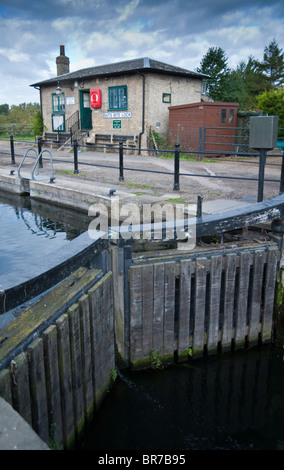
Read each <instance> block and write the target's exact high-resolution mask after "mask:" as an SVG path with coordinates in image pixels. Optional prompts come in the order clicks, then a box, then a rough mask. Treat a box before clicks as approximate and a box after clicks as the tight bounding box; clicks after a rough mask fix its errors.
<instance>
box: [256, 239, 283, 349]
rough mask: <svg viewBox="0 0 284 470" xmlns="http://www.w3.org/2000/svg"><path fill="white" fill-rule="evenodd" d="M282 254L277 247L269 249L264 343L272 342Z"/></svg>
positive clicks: (262, 333) (262, 326)
mask: <svg viewBox="0 0 284 470" xmlns="http://www.w3.org/2000/svg"><path fill="white" fill-rule="evenodd" d="M279 258H280V252H279V250H278V249H277V248H276V247H270V248H268V253H267V263H266V278H265V291H264V305H263V317H262V325H261V335H262V342H264V343H265V342H267V341H271V333H272V325H273V311H274V299H275V285H276V277H277V270H278V263H279Z"/></svg>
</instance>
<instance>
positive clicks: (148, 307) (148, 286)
mask: <svg viewBox="0 0 284 470" xmlns="http://www.w3.org/2000/svg"><path fill="white" fill-rule="evenodd" d="M153 277H154V266H153V264H146V265H144V266H143V268H142V285H143V291H142V309H143V312H142V316H143V331H142V347H143V358H149V357H150V356H151V351H152V350H153V342H152V337H153V290H154V285H153V284H154V283H153Z"/></svg>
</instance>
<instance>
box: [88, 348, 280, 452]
mask: <svg viewBox="0 0 284 470" xmlns="http://www.w3.org/2000/svg"><path fill="white" fill-rule="evenodd" d="M283 355H284V350H283V346H282V345H280V346H276V345H274V346H265V347H262V348H260V349H254V350H253V349H251V350H248V351H242V352H235V353H234V354H232V355H229V356H226V357H225V356H222V357H219V358H217V357H214V358H209V359H200V360H195V361H194V362H192V363H187V364H183V365H173V366H171V367H168V368H166V369H164V370H162V371H154V370H148V371H146V372H145V371H143V372H129V371H128V372H126V371H122V372H121V373H120V376H119V377H118V379H117V381H116V382H115V386H114V387H113V389H112V390H111V391H110V392H109V393H108V396H107V398H106V399H105V401H104V403H103V405H102V407H101V409H100V410H99V412H98V413H97V414H96V416H95V419H94V421H93V423H92V426H91V428H90V429H89V431H88V435H87V436H86V438H85V441H84V443H83V445H82V447H81V450H97V451H108V452H110V451H123V450H124V451H126V450H128V451H131V450H132V451H134V450H152V451H157V450H159V451H173V450H175V451H193V450H281V449H282V450H284V361H283Z"/></svg>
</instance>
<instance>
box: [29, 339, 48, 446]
mask: <svg viewBox="0 0 284 470" xmlns="http://www.w3.org/2000/svg"><path fill="white" fill-rule="evenodd" d="M27 356H28V366H29V378H30V390H31V403H32V423H33V429H34V430H35V432H36V433H37V434H38V435H39V436H40V438H41V439H42V440H43V441H44V442H45V443H46V444H48V443H49V423H48V407H47V395H46V381H45V370H44V356H43V342H42V339H41V338H37V339H36V340H35V341H33V342H32V344H31V345H30V346H29V347H28V348H27Z"/></svg>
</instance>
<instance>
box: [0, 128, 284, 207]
mask: <svg viewBox="0 0 284 470" xmlns="http://www.w3.org/2000/svg"><path fill="white" fill-rule="evenodd" d="M0 141H1V139H0ZM15 142H16V141H15V139H14V137H13V136H12V135H11V136H10V153H11V163H12V164H15V163H16V160H15V157H16V155H15V146H14V143H15ZM17 142H20V141H17ZM25 143H27V142H26V141H25ZM32 144H33V145H35V144H34V142H33V143H32ZM43 145H44V141H43V139H42V138H41V137H38V138H37V147H38V155H39V156H40V158H39V167H40V168H42V167H43V160H44V159H43V158H42V147H43ZM54 145H56V144H54ZM58 145H59V146H60V147H62V144H58ZM71 145H72V148H73V161H72V162H73V164H74V173H75V174H78V173H79V163H80V166H81V165H89V166H95V167H96V166H97V167H103V168H112V169H118V179H119V181H123V180H124V172H125V171H139V172H145V173H157V174H165V175H172V176H173V179H174V183H173V190H174V191H179V190H180V176H187V177H200V178H215V179H231V180H240V181H245V180H246V181H256V182H257V183H258V194H257V202H261V201H262V200H263V190H264V183H265V182H275V183H279V194H282V193H284V152H282V154H269V157H279V158H280V159H281V163H279V167H281V172H280V178H279V179H273V178H265V176H264V171H265V165H266V161H267V157H268V156H267V152H266V150H262V149H261V150H260V151H259V152H258V153H252V152H238V153H235V155H240V156H243V155H245V156H250V157H252V158H254V159H255V162H257V164H258V167H259V173H258V177H257V178H254V177H243V176H224V175H216V174H214V175H211V174H210V175H208V174H195V173H191V174H188V173H182V172H180V159H181V156H182V155H186V154H190V155H194V154H196V156H198V157H199V158H200V156H202V155H208V154H209V155H210V154H211V155H215V154H216V152H215V151H204V150H203V151H202V150H199V151H182V150H181V149H180V144H179V143H178V142H177V143H176V144H175V147H174V149H156V150H155V151H156V152H157V153H164V154H167V153H168V154H169V153H171V154H172V153H174V165H173V171H172V172H169V171H158V170H151V169H149V168H148V169H146V168H143V169H137V168H130V167H126V166H125V164H124V150H128V147H127V146H126V145H125V144H124V143H123V141H120V142H119V144H118V145H112V146H111V147H110V149H111V150H112V151H114V150H118V166H113V165H103V164H98V163H89V162H84V161H83V160H80V162H79V159H78V149H79V148H85V149H88V150H92V149H93V150H94V151H97V150H98V149H99V148H102V149H105V147H106V145H105V144H104V145H102V146H99V145H96V146H92V145H79V144H78V141H77V139H76V138H74V139H73V142H72V144H71ZM68 147H70V144H69V145H68ZM131 150H133V148H131ZM134 150H135V151H137V152H139V154H141V152H148V153H149V152H153V151H154V150H153V149H142V148H135V149H134ZM219 153H221V154H222V155H224V156H225V155H231V154H232V152H227V151H222V152H219ZM53 161H54V162H56V161H57V162H60V161H63V160H60V159H56V158H53ZM64 162H65V163H72V162H71V161H66V160H64Z"/></svg>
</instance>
